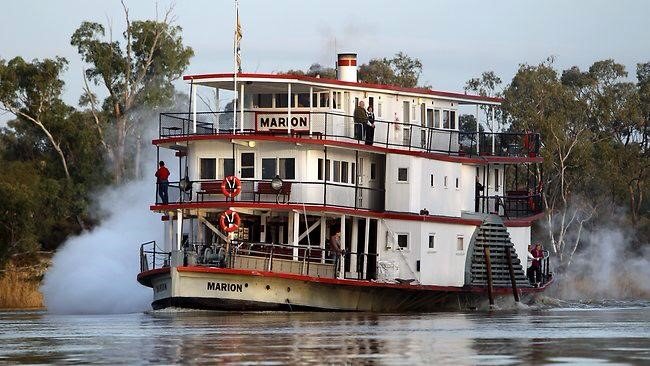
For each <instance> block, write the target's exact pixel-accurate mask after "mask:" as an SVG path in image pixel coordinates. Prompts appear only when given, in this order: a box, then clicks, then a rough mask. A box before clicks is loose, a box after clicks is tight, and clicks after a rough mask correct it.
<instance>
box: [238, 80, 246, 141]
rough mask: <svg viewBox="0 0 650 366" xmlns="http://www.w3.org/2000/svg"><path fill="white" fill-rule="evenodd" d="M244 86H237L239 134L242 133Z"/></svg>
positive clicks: (242, 84)
mask: <svg viewBox="0 0 650 366" xmlns="http://www.w3.org/2000/svg"><path fill="white" fill-rule="evenodd" d="M244 84H245V83H241V84H240V85H239V90H240V91H239V99H240V102H239V132H241V133H244Z"/></svg>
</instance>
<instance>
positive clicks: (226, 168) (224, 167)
mask: <svg viewBox="0 0 650 366" xmlns="http://www.w3.org/2000/svg"><path fill="white" fill-rule="evenodd" d="M219 165H220V166H221V170H220V171H221V176H220V177H217V178H219V179H223V178H225V177H229V176H231V175H235V159H232V158H230V159H219Z"/></svg>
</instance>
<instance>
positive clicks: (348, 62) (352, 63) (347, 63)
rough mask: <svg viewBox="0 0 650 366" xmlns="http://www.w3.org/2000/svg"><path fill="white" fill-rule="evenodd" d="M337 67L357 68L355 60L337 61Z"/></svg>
mask: <svg viewBox="0 0 650 366" xmlns="http://www.w3.org/2000/svg"><path fill="white" fill-rule="evenodd" d="M338 65H339V66H357V60H356V59H351V60H339V61H338Z"/></svg>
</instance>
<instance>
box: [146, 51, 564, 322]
mask: <svg viewBox="0 0 650 366" xmlns="http://www.w3.org/2000/svg"><path fill="white" fill-rule="evenodd" d="M184 80H185V81H187V82H188V84H189V86H190V90H191V93H190V95H191V99H190V106H189V108H188V110H189V112H180V113H162V114H161V115H160V122H159V137H158V138H157V139H155V140H154V141H153V144H154V145H155V146H156V147H157V148H158V151H159V154H160V152H161V149H170V151H172V152H173V153H174V154H175V156H176V158H175V159H177V162H173V163H172V162H168V166H171V167H172V169H171V170H172V171H174V170H176V171H175V172H174V174H175V176H177V177H178V178H176V179H175V181H172V182H170V184H169V200H168V202H162V201H161V198H160V196H158V197H157V201H156V202H155V204H153V205H152V206H151V210H152V211H154V212H156V213H159V214H160V215H161V217H162V224H161V230H163V232H164V240H163V241H162V242H150V243H145V244H143V245H142V247H141V252H140V260H141V273H140V274H139V275H138V281H139V282H140V283H141V284H143V285H145V286H148V287H151V288H152V289H153V303H152V306H153V308H154V309H159V308H165V307H172V306H173V307H185V308H198V309H217V310H235V311H241V310H327V311H331V310H338V311H378V312H401V311H436V310H446V309H451V310H467V309H477V308H482V307H484V306H485V305H487V303H488V299H489V298H495V299H496V301H511V300H510V299H512V298H514V296H515V295H516V296H517V297H519V296H522V297H527V296H533V295H534V294H536V293H538V292H540V291H543V290H544V289H545V288H546V286H547V285H548V284H549V283H550V282H551V281H552V274H551V272H550V271H549V268H548V256H546V257H545V258H544V259H543V260H542V270H543V271H542V272H543V275H542V279H539V280H540V282H541V284H540V285H539V286H533V285H531V284H530V283H529V281H528V279H527V276H526V257H527V246H528V245H529V244H530V240H531V225H532V223H533V222H534V221H535V220H537V219H539V218H541V216H542V214H543V213H542V205H541V194H542V193H541V187H540V185H539V183H538V182H539V171H540V163H541V162H542V159H541V157H540V156H539V147H540V141H539V135H538V134H536V133H531V132H528V131H527V132H521V133H514V132H498V131H497V126H495V118H494V113H495V111H496V110H497V109H498V108H499V106H500V103H501V99H499V98H492V97H484V96H478V95H469V94H465V93H452V92H443V91H435V90H429V89H420V88H415V89H410V88H401V87H395V86H390V85H375V84H367V83H362V82H358V80H357V65H356V55H355V54H340V55H339V56H338V62H337V78H336V79H326V78H322V77H318V76H316V77H308V76H300V75H283V74H251V73H236V74H233V73H229V74H204V75H188V76H185V77H184ZM199 88H203V89H205V88H211V89H213V91H214V93H215V95H219V91H220V90H221V91H224V90H229V91H234V92H236V95H237V102H236V103H235V108H232V110H228V111H220V110H217V109H215V111H205V112H204V111H199V110H197V89H199ZM360 102H364V104H365V106H366V107H367V106H372V107H373V109H374V113H375V118H376V120H375V126H374V135H373V136H371V135H370V132H369V131H370V128H369V127H367V125H366V126H362V127H359V125H357V126H356V127H355V119H354V117H353V114H354V110H355V107H356V106H357V105H359V104H360ZM467 111H469V113H471V114H473V115H474V119H475V120H478V121H479V123H474V127H472V128H471V130H467V125H464V126H461V122H462V121H463V120H464V118H461V117H460V116H461V113H465V112H467ZM478 126H484V127H485V131H484V130H483V129H480V128H479V127H478ZM355 129H356V130H355ZM359 132H361V135H359ZM366 140H368V141H366ZM176 166H177V167H178V168H175V167H176ZM152 188H153V187H152ZM336 231H340V241H341V246H342V247H343V249H344V254H343V255H342V256H341V257H340V266H339V267H338V268H335V264H334V261H333V256H332V255H331V251H330V243H329V242H330V240H331V236H332V235H333V234H334V233H335V232H336Z"/></svg>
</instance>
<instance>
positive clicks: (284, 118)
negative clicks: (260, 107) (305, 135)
mask: <svg viewBox="0 0 650 366" xmlns="http://www.w3.org/2000/svg"><path fill="white" fill-rule="evenodd" d="M255 120H256V121H255V122H256V127H257V131H273V130H286V129H288V128H289V115H288V114H278V113H257V114H256V115H255ZM309 122H310V121H309V113H292V114H291V129H292V130H294V131H309Z"/></svg>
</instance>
